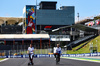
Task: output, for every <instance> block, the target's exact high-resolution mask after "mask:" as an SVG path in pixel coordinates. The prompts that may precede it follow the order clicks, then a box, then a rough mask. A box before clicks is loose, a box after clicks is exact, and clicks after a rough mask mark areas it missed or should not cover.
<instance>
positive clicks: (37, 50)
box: [19, 49, 49, 54]
mask: <svg viewBox="0 0 100 66" xmlns="http://www.w3.org/2000/svg"><path fill="white" fill-rule="evenodd" d="M34 53H35V54H48V53H49V51H48V49H34ZM19 54H27V50H26V51H21V52H19Z"/></svg>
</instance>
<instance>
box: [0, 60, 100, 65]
mask: <svg viewBox="0 0 100 66" xmlns="http://www.w3.org/2000/svg"><path fill="white" fill-rule="evenodd" d="M28 62H29V60H28V58H11V59H8V60H7V61H4V62H0V66H28V65H27V63H28ZM34 66H100V63H96V62H87V61H79V60H72V59H61V62H60V63H59V64H58V65H56V62H55V60H54V58H34Z"/></svg>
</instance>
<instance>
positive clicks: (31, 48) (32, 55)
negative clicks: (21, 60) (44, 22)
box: [27, 44, 34, 65]
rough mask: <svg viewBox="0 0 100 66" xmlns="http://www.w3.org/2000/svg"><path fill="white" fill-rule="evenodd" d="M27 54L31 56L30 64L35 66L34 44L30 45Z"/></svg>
mask: <svg viewBox="0 0 100 66" xmlns="http://www.w3.org/2000/svg"><path fill="white" fill-rule="evenodd" d="M27 53H28V54H29V60H30V61H31V62H30V63H31V64H32V65H33V57H34V47H32V44H30V47H28V52H27ZM30 63H29V64H30Z"/></svg>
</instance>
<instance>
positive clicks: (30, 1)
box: [0, 0, 100, 20]
mask: <svg viewBox="0 0 100 66" xmlns="http://www.w3.org/2000/svg"><path fill="white" fill-rule="evenodd" d="M37 1H38V3H39V2H40V1H57V2H58V4H57V8H59V7H60V6H75V17H77V13H78V12H79V13H80V19H83V18H86V17H90V16H96V15H99V14H100V0H37ZM35 2H36V1H35V0H1V1H0V17H21V16H22V15H23V8H24V6H25V5H35V4H36V3H35ZM76 20H77V18H76Z"/></svg>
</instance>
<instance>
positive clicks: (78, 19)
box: [77, 13, 80, 22]
mask: <svg viewBox="0 0 100 66" xmlns="http://www.w3.org/2000/svg"><path fill="white" fill-rule="evenodd" d="M79 17H80V16H79V13H77V18H78V22H79Z"/></svg>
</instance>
